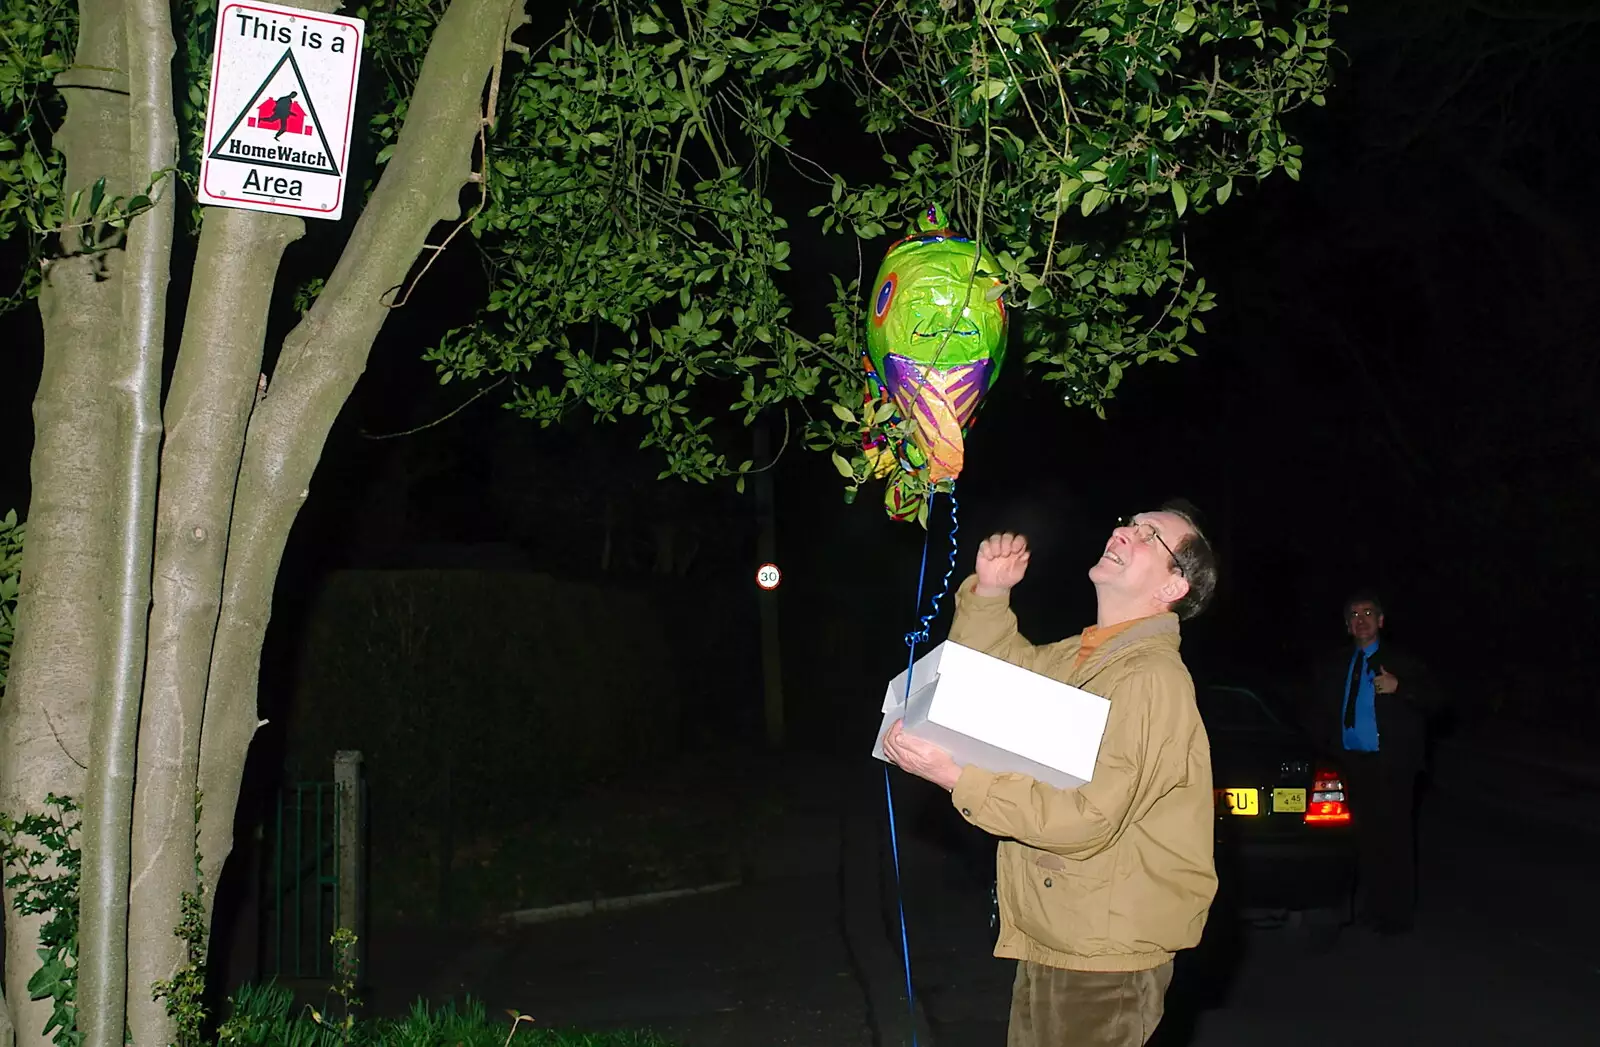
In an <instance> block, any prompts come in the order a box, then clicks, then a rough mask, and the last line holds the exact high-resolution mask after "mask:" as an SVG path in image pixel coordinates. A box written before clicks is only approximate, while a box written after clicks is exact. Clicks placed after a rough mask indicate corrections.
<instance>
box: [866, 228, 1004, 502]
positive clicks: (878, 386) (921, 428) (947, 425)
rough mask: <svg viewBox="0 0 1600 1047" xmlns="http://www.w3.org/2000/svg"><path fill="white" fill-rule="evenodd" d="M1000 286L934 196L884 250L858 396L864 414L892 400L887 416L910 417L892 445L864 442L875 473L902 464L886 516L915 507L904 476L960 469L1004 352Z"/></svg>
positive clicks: (994, 269)
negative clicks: (907, 433) (906, 435)
mask: <svg viewBox="0 0 1600 1047" xmlns="http://www.w3.org/2000/svg"><path fill="white" fill-rule="evenodd" d="M1003 288H1004V283H1003V281H1002V279H1001V270H1000V267H999V265H998V264H996V262H995V260H994V258H993V256H992V255H990V254H989V253H988V252H987V251H985V250H983V249H982V246H981V245H980V244H978V243H976V242H974V241H973V240H972V239H971V238H970V237H965V236H957V235H956V234H955V233H953V232H951V231H950V229H949V223H948V221H947V220H946V218H945V214H944V211H943V209H942V208H940V207H939V206H938V205H937V204H935V205H933V206H930V207H929V208H928V209H927V210H926V211H924V212H922V213H921V214H920V215H918V216H917V221H916V228H915V231H913V232H912V233H911V234H910V235H909V236H906V237H905V238H903V239H901V240H899V241H897V242H896V243H894V244H893V245H891V246H890V248H889V250H888V251H887V252H886V253H885V254H884V256H883V264H882V265H880V266H879V267H878V277H877V279H876V280H875V281H874V282H873V284H872V292H871V298H870V299H869V300H868V302H867V351H866V353H865V354H864V359H863V363H864V364H865V366H866V369H867V383H866V395H865V397H864V405H865V408H866V412H867V415H868V417H871V415H872V412H873V411H875V410H876V409H877V407H878V405H880V404H884V403H892V404H893V405H894V421H895V422H896V423H897V424H898V423H899V422H900V421H901V420H902V419H910V420H911V421H912V423H913V424H912V426H911V439H910V440H909V441H902V442H900V446H890V445H889V441H887V440H884V439H882V438H881V437H880V438H878V439H876V440H873V439H869V440H868V442H867V445H866V448H865V449H866V452H867V458H868V460H869V461H871V462H872V463H873V475H874V476H876V477H879V478H883V477H887V476H889V475H890V474H891V473H893V472H895V471H896V470H897V469H898V470H900V475H898V476H895V477H894V478H893V479H891V480H890V481H889V485H888V490H887V491H885V493H884V507H885V509H886V510H887V511H888V513H889V515H890V517H891V518H893V519H896V520H907V519H911V518H913V517H915V516H916V515H917V512H918V510H919V509H920V508H921V503H922V497H921V495H919V494H916V493H913V492H911V491H909V490H908V489H907V487H906V485H905V482H904V481H905V479H906V477H907V476H918V477H920V478H921V479H923V480H924V481H926V483H927V484H928V485H930V486H932V485H938V484H939V483H941V482H942V481H945V480H954V479H955V478H956V477H957V476H959V475H960V474H961V468H962V465H963V464H964V462H965V458H966V436H967V431H968V429H969V428H970V426H971V424H972V419H973V415H974V414H975V413H976V412H977V409H978V404H979V403H981V402H982V401H983V398H984V396H985V394H987V393H988V391H989V388H990V386H991V385H992V384H993V383H994V380H995V379H996V378H997V377H999V374H1000V366H1001V364H1002V363H1003V362H1004V360H1005V351H1006V307H1005V305H1004V303H1002V302H1001V300H1000V294H1001V291H1002V290H1003Z"/></svg>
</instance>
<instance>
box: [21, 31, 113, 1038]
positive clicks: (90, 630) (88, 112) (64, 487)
mask: <svg viewBox="0 0 1600 1047" xmlns="http://www.w3.org/2000/svg"><path fill="white" fill-rule="evenodd" d="M121 11H122V9H121V5H120V4H118V3H116V2H114V0H81V2H80V4H79V33H78V42H77V49H76V51H75V53H74V56H73V65H72V67H71V68H69V69H68V70H67V71H66V72H65V73H63V74H62V75H61V76H60V77H58V78H57V80H56V83H57V85H58V86H59V87H60V89H61V92H62V94H63V96H64V97H65V99H66V102H67V116H66V120H65V121H64V123H63V124H62V126H61V128H60V130H59V131H57V132H56V135H55V139H54V143H55V146H56V147H57V148H58V149H60V150H61V152H62V154H63V155H64V156H65V158H66V163H67V175H66V186H65V190H66V192H67V193H68V194H71V193H75V192H77V191H79V190H81V189H87V188H88V187H89V186H91V185H92V184H93V183H94V182H95V181H96V180H97V179H99V178H101V177H104V178H105V179H106V186H107V191H108V193H111V194H122V195H127V194H128V192H129V188H128V182H129V178H128V173H127V172H128V155H127V154H128V83H127V77H126V76H125V74H123V73H122V72H121V70H122V69H123V68H124V61H125V49H124V30H123V22H122V17H121ZM102 232H103V231H101V230H93V229H91V230H87V231H78V230H72V231H69V232H67V233H64V234H63V235H62V237H61V247H62V251H63V253H64V257H61V258H58V259H56V260H55V261H53V262H52V263H51V264H50V265H49V267H48V268H47V269H46V271H45V273H44V284H43V287H42V289H41V291H40V301H39V310H40V316H41V319H42V320H43V323H44V368H43V373H42V374H41V376H40V380H39V389H38V392H37V394H36V396H35V398H34V404H33V413H34V446H33V459H32V481H33V497H32V501H31V504H30V506H29V509H28V542H27V546H26V548H25V549H24V552H23V565H22V569H23V574H22V591H21V594H20V599H19V601H18V612H17V613H18V620H17V635H16V639H15V642H14V644H13V647H12V656H11V657H12V662H11V672H10V678H9V680H8V682H7V689H6V695H5V700H4V702H3V703H0V810H4V811H5V812H6V813H7V814H10V815H12V816H14V817H22V816H23V815H25V814H27V813H30V812H36V811H39V810H41V809H42V808H43V806H44V800H45V797H46V796H47V795H48V794H51V793H55V794H57V795H63V796H71V797H75V798H77V797H82V796H84V787H85V784H86V770H87V768H86V761H87V760H88V759H89V737H88V735H89V723H90V715H91V709H92V708H93V706H94V703H95V702H96V701H97V700H98V699H99V698H100V697H101V696H102V695H103V694H105V692H106V689H107V687H108V685H109V677H108V671H109V668H110V666H109V661H108V659H107V657H106V652H107V651H108V650H109V641H110V637H111V630H112V602H111V597H110V594H111V593H112V592H113V591H114V588H115V581H116V571H115V564H114V553H113V550H114V549H115V547H116V540H115V517H116V505H117V503H116V501H115V499H114V490H115V487H116V482H117V481H116V475H115V474H116V470H115V467H114V463H115V462H116V460H117V459H116V454H115V446H116V442H115V441H116V437H115V434H116V427H117V421H116V415H115V407H114V404H113V401H114V399H115V397H114V392H113V389H112V382H113V381H114V378H115V375H116V371H117V362H118V353H117V352H116V351H115V346H116V345H117V343H118V338H119V331H120V329H121V321H122V294H121V288H122V278H123V273H124V268H125V267H124V259H123V252H122V251H121V250H120V248H114V247H111V248H108V246H107V242H106V241H105V240H104V239H101V233H102ZM85 240H87V241H88V242H87V243H86V242H85ZM46 871H48V870H46ZM14 894H15V892H13V891H12V890H9V889H7V890H6V891H5V902H6V905H7V907H8V912H9V915H8V918H7V920H6V956H5V982H6V1002H7V1009H8V1010H9V1012H10V1015H11V1019H12V1022H13V1024H14V1026H15V1030H16V1036H17V1043H18V1044H19V1045H24V1047H35V1045H37V1047H45V1045H46V1044H48V1042H49V1041H48V1038H47V1037H46V1036H45V1035H44V1031H43V1030H44V1026H45V1023H46V1022H47V1021H48V1020H49V1017H50V1011H51V1008H52V1004H51V1001H49V1000H43V1001H32V1000H29V999H28V991H27V983H28V979H29V978H31V977H32V976H33V973H34V972H35V971H36V970H37V969H38V966H39V958H38V955H37V951H38V948H39V928H40V926H41V924H42V923H43V919H42V918H40V917H37V916H30V917H24V916H20V915H18V914H17V913H16V912H15V911H14V910H11V909H10V906H11V905H12V903H13V900H14Z"/></svg>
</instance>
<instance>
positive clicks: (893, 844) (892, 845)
mask: <svg viewBox="0 0 1600 1047" xmlns="http://www.w3.org/2000/svg"><path fill="white" fill-rule="evenodd" d="M930 505H931V502H930ZM959 510H960V504H959V503H958V502H957V501H956V492H955V487H954V485H953V484H952V486H951V488H950V564H949V567H948V568H946V570H945V573H944V584H943V585H941V586H940V587H939V591H938V592H937V593H935V594H934V596H933V605H932V609H931V610H929V612H928V613H927V614H925V615H923V616H922V618H921V620H920V622H919V626H918V628H916V629H913V630H912V631H911V632H909V633H906V637H905V639H906V647H907V649H908V650H907V653H906V696H905V701H908V702H909V701H910V700H911V673H912V670H913V669H914V668H915V666H916V664H917V644H919V643H925V642H926V641H927V639H928V636H929V634H930V630H931V628H932V625H933V620H934V619H935V618H937V617H938V616H939V601H940V600H942V599H944V596H945V594H946V593H948V592H949V591H950V579H951V577H952V576H953V575H954V574H955V570H956V535H957V533H958V532H959V531H960V529H961V525H960V521H959V519H958V517H957V514H958V511H959ZM931 533H932V532H929V531H924V532H923V535H922V565H921V566H920V567H919V568H918V569H917V609H918V610H921V609H922V591H923V587H924V585H925V584H926V583H927V580H928V539H929V537H930V535H931ZM883 791H884V796H885V798H886V799H887V800H888V804H889V849H890V852H891V853H892V854H893V855H894V894H895V905H896V907H897V908H898V909H899V911H900V955H901V957H902V958H903V959H904V960H905V968H906V1009H907V1012H908V1013H909V1015H910V1018H911V1047H917V998H916V992H915V990H914V989H913V988H912V985H911V943H910V940H909V938H908V936H907V934H906V901H905V891H904V889H903V888H902V886H901V883H900V839H899V833H898V831H897V830H896V828H895V820H894V787H893V786H892V785H891V784H890V781H889V765H888V764H884V765H883Z"/></svg>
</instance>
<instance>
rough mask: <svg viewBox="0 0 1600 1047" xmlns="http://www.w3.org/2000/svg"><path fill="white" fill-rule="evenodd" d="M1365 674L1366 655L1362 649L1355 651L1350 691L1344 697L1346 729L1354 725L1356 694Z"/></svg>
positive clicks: (1359, 691)
mask: <svg viewBox="0 0 1600 1047" xmlns="http://www.w3.org/2000/svg"><path fill="white" fill-rule="evenodd" d="M1366 675H1367V656H1366V654H1365V653H1364V652H1362V651H1357V652H1356V657H1355V671H1354V672H1352V673H1351V674H1350V693H1349V694H1347V695H1345V697H1344V725H1345V728H1346V729H1350V728H1353V727H1355V725H1356V695H1357V694H1360V693H1361V679H1362V677H1364V676H1366Z"/></svg>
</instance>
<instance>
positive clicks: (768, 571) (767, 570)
mask: <svg viewBox="0 0 1600 1047" xmlns="http://www.w3.org/2000/svg"><path fill="white" fill-rule="evenodd" d="M782 581H783V572H782V571H780V570H778V565H777V564H775V563H764V564H762V565H761V566H760V567H758V568H756V584H757V585H759V586H760V587H761V588H763V589H765V590H767V591H768V592H771V591H772V590H774V589H776V588H777V587H778V585H779V583H781V582H782Z"/></svg>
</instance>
